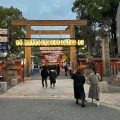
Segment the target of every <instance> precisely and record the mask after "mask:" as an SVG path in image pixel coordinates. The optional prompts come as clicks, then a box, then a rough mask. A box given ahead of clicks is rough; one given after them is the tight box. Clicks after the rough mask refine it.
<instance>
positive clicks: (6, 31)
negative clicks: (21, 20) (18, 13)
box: [0, 28, 8, 35]
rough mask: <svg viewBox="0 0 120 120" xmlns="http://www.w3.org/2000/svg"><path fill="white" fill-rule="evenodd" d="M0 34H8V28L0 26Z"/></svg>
mask: <svg viewBox="0 0 120 120" xmlns="http://www.w3.org/2000/svg"><path fill="white" fill-rule="evenodd" d="M0 34H2V35H6V34H8V29H1V28H0Z"/></svg>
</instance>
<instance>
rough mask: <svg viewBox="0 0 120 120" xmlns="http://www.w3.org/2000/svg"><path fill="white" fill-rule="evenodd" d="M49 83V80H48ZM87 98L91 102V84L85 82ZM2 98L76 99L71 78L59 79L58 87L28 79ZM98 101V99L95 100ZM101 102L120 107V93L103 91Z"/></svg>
mask: <svg viewBox="0 0 120 120" xmlns="http://www.w3.org/2000/svg"><path fill="white" fill-rule="evenodd" d="M48 85H49V80H48ZM84 87H85V93H86V100H87V101H88V102H91V100H90V99H89V98H88V97H87V96H88V90H89V85H88V84H85V85H84ZM2 98H9V99H10V98H18V99H20V98H21V99H28V98H29V99H69V100H70V99H74V93H73V81H72V80H71V79H62V80H60V79H59V80H57V83H56V88H55V89H53V88H50V87H48V88H47V89H46V88H42V86H41V80H27V81H25V82H24V83H19V84H18V85H16V86H14V87H12V88H11V89H9V90H8V91H7V92H5V93H3V94H1V95H0V99H2ZM94 102H95V103H96V101H94ZM100 103H101V104H104V105H106V106H110V107H113V108H116V109H120V93H109V92H108V93H101V94H100Z"/></svg>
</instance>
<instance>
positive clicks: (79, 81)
mask: <svg viewBox="0 0 120 120" xmlns="http://www.w3.org/2000/svg"><path fill="white" fill-rule="evenodd" d="M71 79H73V80H74V81H73V85H74V97H75V98H76V104H78V99H81V100H82V107H85V104H84V102H85V91H84V83H85V77H84V75H82V74H81V72H80V68H78V69H77V71H76V72H75V73H73V74H72V76H71Z"/></svg>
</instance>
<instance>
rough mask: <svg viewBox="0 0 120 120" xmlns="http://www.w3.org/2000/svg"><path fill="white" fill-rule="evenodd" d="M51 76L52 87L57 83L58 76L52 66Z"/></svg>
mask: <svg viewBox="0 0 120 120" xmlns="http://www.w3.org/2000/svg"><path fill="white" fill-rule="evenodd" d="M49 78H50V87H51V88H52V87H53V88H55V83H56V78H57V73H56V72H55V70H54V69H53V68H51V70H50V72H49Z"/></svg>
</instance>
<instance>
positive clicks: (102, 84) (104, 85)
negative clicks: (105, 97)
mask: <svg viewBox="0 0 120 120" xmlns="http://www.w3.org/2000/svg"><path fill="white" fill-rule="evenodd" d="M99 86H100V92H102V93H106V92H108V83H107V82H106V81H102V82H99Z"/></svg>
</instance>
